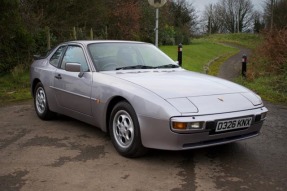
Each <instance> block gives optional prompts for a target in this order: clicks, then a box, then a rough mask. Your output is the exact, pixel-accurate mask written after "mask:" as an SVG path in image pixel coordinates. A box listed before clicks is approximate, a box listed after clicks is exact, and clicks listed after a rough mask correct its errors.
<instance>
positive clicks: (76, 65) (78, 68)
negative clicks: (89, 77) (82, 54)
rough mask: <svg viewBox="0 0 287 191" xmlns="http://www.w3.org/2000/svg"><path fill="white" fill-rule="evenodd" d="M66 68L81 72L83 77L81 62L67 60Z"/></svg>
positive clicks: (69, 70) (80, 75) (80, 74)
mask: <svg viewBox="0 0 287 191" xmlns="http://www.w3.org/2000/svg"><path fill="white" fill-rule="evenodd" d="M65 70H66V71H68V72H80V73H79V75H78V76H79V78H81V77H83V75H84V72H83V71H82V69H81V64H79V63H76V62H67V63H66V66H65Z"/></svg>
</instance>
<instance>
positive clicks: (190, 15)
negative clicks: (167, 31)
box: [169, 0, 198, 44]
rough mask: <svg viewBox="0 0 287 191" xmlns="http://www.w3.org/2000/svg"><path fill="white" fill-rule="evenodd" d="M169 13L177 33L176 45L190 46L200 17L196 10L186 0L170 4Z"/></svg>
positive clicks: (177, 0) (178, 0)
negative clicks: (190, 40)
mask: <svg viewBox="0 0 287 191" xmlns="http://www.w3.org/2000/svg"><path fill="white" fill-rule="evenodd" d="M169 11H170V13H171V14H172V17H173V18H172V20H173V24H172V25H173V26H174V27H175V31H176V43H177V44H178V43H184V44H189V39H190V37H191V35H192V33H194V32H195V29H196V25H197V19H198V16H197V14H196V11H195V8H194V7H193V5H192V4H191V3H187V1H186V0H176V1H171V2H170V6H169Z"/></svg>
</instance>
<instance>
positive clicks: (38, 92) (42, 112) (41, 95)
mask: <svg viewBox="0 0 287 191" xmlns="http://www.w3.org/2000/svg"><path fill="white" fill-rule="evenodd" d="M34 107H35V111H36V113H37V115H38V117H39V118H41V119H43V120H50V119H52V118H54V117H55V113H54V112H52V111H50V109H49V104H48V100H47V96H46V92H45V89H44V86H43V84H42V83H41V82H38V83H37V85H36V87H35V89H34Z"/></svg>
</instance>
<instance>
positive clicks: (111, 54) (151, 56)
mask: <svg viewBox="0 0 287 191" xmlns="http://www.w3.org/2000/svg"><path fill="white" fill-rule="evenodd" d="M88 49H89V52H90V55H91V57H92V59H93V62H94V65H95V67H96V69H97V70H98V71H113V70H132V69H157V68H178V67H179V66H178V65H177V64H176V63H175V62H174V61H173V60H172V59H171V58H169V57H168V56H167V55H166V54H164V53H163V52H162V51H160V50H159V49H158V48H157V47H155V46H154V45H152V44H147V43H130V42H129V43H123V42H107V43H94V44H90V45H89V46H88Z"/></svg>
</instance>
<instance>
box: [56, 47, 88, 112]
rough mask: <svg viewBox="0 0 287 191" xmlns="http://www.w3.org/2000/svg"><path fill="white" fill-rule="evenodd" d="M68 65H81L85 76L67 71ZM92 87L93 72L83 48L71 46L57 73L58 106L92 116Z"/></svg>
mask: <svg viewBox="0 0 287 191" xmlns="http://www.w3.org/2000/svg"><path fill="white" fill-rule="evenodd" d="M66 63H79V64H81V72H83V75H79V74H80V73H79V72H69V71H66V70H65V65H66ZM91 85H92V72H91V71H90V70H89V66H88V63H87V59H86V56H85V54H84V50H83V48H82V47H81V46H77V45H69V46H68V47H67V49H66V52H65V54H64V56H63V59H62V62H61V63H60V65H59V68H58V69H57V70H56V71H55V78H54V88H55V95H56V99H57V103H58V105H59V106H60V107H63V108H65V109H69V110H72V111H76V112H79V113H81V114H85V115H89V116H91V115H92V109H91V89H92V88H91Z"/></svg>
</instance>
